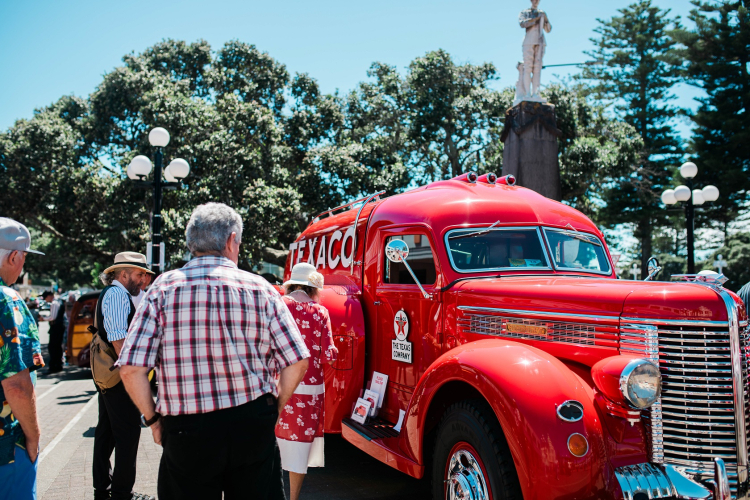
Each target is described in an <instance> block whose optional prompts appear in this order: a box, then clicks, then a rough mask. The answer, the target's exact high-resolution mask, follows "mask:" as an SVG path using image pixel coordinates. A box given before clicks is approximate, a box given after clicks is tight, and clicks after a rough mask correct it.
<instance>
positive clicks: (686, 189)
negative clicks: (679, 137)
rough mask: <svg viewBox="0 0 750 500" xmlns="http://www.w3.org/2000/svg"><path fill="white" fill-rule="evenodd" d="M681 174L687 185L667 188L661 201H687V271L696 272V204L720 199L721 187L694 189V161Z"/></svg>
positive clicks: (671, 202)
mask: <svg viewBox="0 0 750 500" xmlns="http://www.w3.org/2000/svg"><path fill="white" fill-rule="evenodd" d="M680 175H681V176H682V177H683V178H684V179H685V180H686V181H687V186H677V187H676V188H674V189H667V190H666V191H664V192H663V193H662V194H661V201H662V202H664V204H665V205H674V204H675V203H677V202H679V201H682V202H684V203H685V217H686V229H687V272H688V274H695V257H694V251H693V250H694V248H693V247H694V230H695V227H694V226H695V223H694V220H695V206H696V205H698V206H700V205H703V204H704V203H705V202H707V201H716V200H718V199H719V189H718V188H717V187H716V186H706V187H704V188H703V189H693V178H694V177H695V176H696V175H698V167H697V166H696V165H695V163H693V162H690V161H689V162H687V163H683V164H682V166H681V167H680Z"/></svg>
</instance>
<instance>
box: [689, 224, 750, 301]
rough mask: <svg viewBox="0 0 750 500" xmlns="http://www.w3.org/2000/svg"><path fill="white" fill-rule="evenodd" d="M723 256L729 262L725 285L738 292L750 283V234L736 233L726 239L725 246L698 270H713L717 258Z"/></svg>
mask: <svg viewBox="0 0 750 500" xmlns="http://www.w3.org/2000/svg"><path fill="white" fill-rule="evenodd" d="M719 254H721V256H722V257H724V260H726V261H727V267H726V268H725V269H724V270H723V273H724V275H725V276H726V277H727V278H729V281H728V282H727V283H726V284H725V286H726V287H727V288H729V289H730V290H733V291H735V292H736V291H738V290H739V289H740V288H741V287H742V286H743V285H744V284H745V283H748V282H750V233H736V234H733V235H730V236H728V237H727V238H726V240H725V242H724V246H722V247H721V248H719V249H718V250H716V251H715V252H714V253H713V254H712V255H711V257H709V259H708V260H707V261H706V262H705V263H702V265H699V266H697V268H698V269H701V268H702V269H711V270H713V271H716V269H714V268H713V263H714V261H715V260H716V256H717V255H719Z"/></svg>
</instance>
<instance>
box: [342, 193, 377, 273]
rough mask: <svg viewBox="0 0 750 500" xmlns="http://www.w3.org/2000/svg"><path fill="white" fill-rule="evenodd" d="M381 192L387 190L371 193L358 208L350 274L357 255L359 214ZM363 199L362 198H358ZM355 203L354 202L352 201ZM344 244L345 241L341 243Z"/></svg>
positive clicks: (352, 271)
mask: <svg viewBox="0 0 750 500" xmlns="http://www.w3.org/2000/svg"><path fill="white" fill-rule="evenodd" d="M381 194H385V191H380V192H378V193H375V194H371V195H370V196H368V197H366V198H362V199H363V200H365V202H364V203H362V206H361V207H359V210H357V216H356V217H355V218H354V238H353V240H352V267H351V269H350V270H349V274H354V258H355V257H356V256H357V223H358V222H359V214H361V213H362V209H363V208H365V205H367V204H368V203H370V201H372V199H373V198H380V195H381ZM358 201H361V200H358ZM352 204H353V203H352ZM341 244H342V245H343V242H342V243H341ZM341 251H342V253H343V252H344V249H343V248H342V249H341Z"/></svg>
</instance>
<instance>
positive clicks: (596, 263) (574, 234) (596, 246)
mask: <svg viewBox="0 0 750 500" xmlns="http://www.w3.org/2000/svg"><path fill="white" fill-rule="evenodd" d="M544 234H545V236H546V237H547V241H548V242H549V247H550V251H551V252H552V260H553V262H554V263H555V268H557V269H565V270H573V271H589V272H595V273H606V274H609V272H610V266H609V259H607V252H606V251H605V250H604V245H603V244H602V242H601V241H600V240H599V238H597V237H596V236H594V235H593V234H587V233H581V232H578V231H566V230H561V229H550V228H545V229H544Z"/></svg>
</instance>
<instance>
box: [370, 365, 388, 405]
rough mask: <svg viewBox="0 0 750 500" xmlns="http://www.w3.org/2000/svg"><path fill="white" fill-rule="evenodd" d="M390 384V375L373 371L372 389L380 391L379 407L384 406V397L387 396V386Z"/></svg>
mask: <svg viewBox="0 0 750 500" xmlns="http://www.w3.org/2000/svg"><path fill="white" fill-rule="evenodd" d="M387 385H388V375H386V374H384V373H380V372H373V373H372V386H371V387H370V389H371V390H373V391H375V392H377V393H378V408H380V407H381V406H383V398H385V388H386V386H387Z"/></svg>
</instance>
